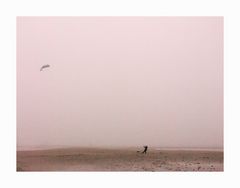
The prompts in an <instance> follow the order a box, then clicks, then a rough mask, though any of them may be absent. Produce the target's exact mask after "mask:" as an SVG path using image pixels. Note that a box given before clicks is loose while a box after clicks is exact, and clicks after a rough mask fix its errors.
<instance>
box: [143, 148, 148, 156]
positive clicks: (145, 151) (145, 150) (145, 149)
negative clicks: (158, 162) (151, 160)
mask: <svg viewBox="0 0 240 188" xmlns="http://www.w3.org/2000/svg"><path fill="white" fill-rule="evenodd" d="M143 147H144V150H143V152H142V153H145V154H146V153H147V149H148V146H143Z"/></svg>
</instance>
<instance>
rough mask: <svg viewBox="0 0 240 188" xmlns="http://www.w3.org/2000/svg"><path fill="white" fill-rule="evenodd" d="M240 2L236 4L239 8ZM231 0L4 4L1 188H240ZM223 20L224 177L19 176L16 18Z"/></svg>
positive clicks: (13, 0)
mask: <svg viewBox="0 0 240 188" xmlns="http://www.w3.org/2000/svg"><path fill="white" fill-rule="evenodd" d="M234 2H235V3H234ZM238 7H239V6H238V4H237V1H231V0H229V1H227V0H224V1H223V0H201V1H198V0H166V1H160V0H159V1H157V0H155V1H154V0H146V1H144V0H121V1H120V0H119V1H116V0H86V1H80V0H56V1H54V0H39V1H36V0H2V1H1V2H0V19H1V22H0V63H1V69H0V81H1V82H0V83H1V84H0V87H1V92H0V105H1V108H0V109H1V112H0V117H1V118H0V119H1V122H0V127H1V131H0V139H1V141H0V151H1V155H0V156H1V158H0V170H1V181H0V186H1V187H41V188H42V187H71V186H73V185H75V186H79V187H102V186H103V187H139V186H143V187H152V186H160V187H201V188H203V187H228V186H231V185H230V184H232V185H234V187H239V181H238V179H237V178H236V176H237V175H238V173H239V172H238V171H239V169H238V167H239V166H240V165H239V161H240V155H239V151H238V150H239V149H238V148H239V146H238V143H240V141H239V137H240V136H239V134H240V133H239V126H240V122H239V118H238V116H239V111H240V110H239V104H240V89H239V80H240V78H239V75H240V72H239V64H240V61H239V55H238V54H239V49H240V48H239V47H238V46H239V44H240V37H239V36H240V28H239V17H240V16H239V8H238ZM109 15H110V16H224V21H225V40H224V43H225V53H224V54H225V58H224V59H225V66H224V68H225V69H224V75H225V80H224V84H225V91H224V94H225V102H224V105H225V117H224V119H225V125H224V126H225V127H224V136H225V137H224V140H225V145H224V146H225V147H224V150H225V165H224V167H225V171H224V172H220V173H212V172H209V173H193V172H189V173H173V172H168V173H64V172H58V173H49V172H48V173H16V172H15V165H16V164H15V163H16V162H15V161H16V148H15V145H16V144H15V143H16V63H15V57H16V56H15V49H16V44H15V42H16V37H15V29H16V25H15V19H16V16H109Z"/></svg>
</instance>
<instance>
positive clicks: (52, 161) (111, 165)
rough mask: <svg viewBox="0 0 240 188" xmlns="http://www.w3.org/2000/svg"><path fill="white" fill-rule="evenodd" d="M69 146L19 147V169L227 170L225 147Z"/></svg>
mask: <svg viewBox="0 0 240 188" xmlns="http://www.w3.org/2000/svg"><path fill="white" fill-rule="evenodd" d="M137 150H138V149H136V148H131V149H94V148H68V149H51V150H33V151H17V171H223V152H221V151H181V150H160V151H158V150H151V149H149V150H148V152H147V154H142V153H140V152H137Z"/></svg>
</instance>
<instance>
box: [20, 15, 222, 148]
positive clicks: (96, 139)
mask: <svg viewBox="0 0 240 188" xmlns="http://www.w3.org/2000/svg"><path fill="white" fill-rule="evenodd" d="M44 64H49V65H50V68H46V69H44V70H43V71H41V72H40V68H41V66H42V65H44ZM145 144H147V145H149V146H159V147H220V148H222V147H223V18H222V17H18V18H17V145H18V146H29V145H31V146H38V145H48V146H53V145H72V146H142V145H145Z"/></svg>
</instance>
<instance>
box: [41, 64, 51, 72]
mask: <svg viewBox="0 0 240 188" xmlns="http://www.w3.org/2000/svg"><path fill="white" fill-rule="evenodd" d="M48 67H50V65H43V66H42V67H41V69H40V71H42V70H43V69H45V68H48Z"/></svg>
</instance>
